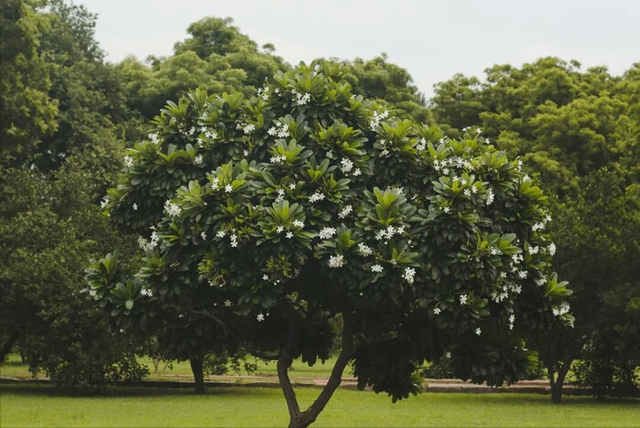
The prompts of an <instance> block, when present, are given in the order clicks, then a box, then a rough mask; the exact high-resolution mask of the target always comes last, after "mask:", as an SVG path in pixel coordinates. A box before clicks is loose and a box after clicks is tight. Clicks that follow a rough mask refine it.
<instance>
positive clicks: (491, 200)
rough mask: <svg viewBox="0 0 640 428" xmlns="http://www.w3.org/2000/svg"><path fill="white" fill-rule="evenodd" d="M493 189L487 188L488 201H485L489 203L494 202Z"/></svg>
mask: <svg viewBox="0 0 640 428" xmlns="http://www.w3.org/2000/svg"><path fill="white" fill-rule="evenodd" d="M493 198H494V195H493V190H491V189H489V190H487V201H486V202H485V203H486V204H487V205H491V204H492V203H493Z"/></svg>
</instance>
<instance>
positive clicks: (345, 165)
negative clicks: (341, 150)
mask: <svg viewBox="0 0 640 428" xmlns="http://www.w3.org/2000/svg"><path fill="white" fill-rule="evenodd" d="M340 165H341V166H340V171H342V172H344V173H345V174H347V173H349V172H350V171H351V170H352V169H353V162H352V161H351V159H347V158H344V159H342V160H341V161H340Z"/></svg>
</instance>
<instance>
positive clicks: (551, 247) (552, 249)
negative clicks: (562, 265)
mask: <svg viewBox="0 0 640 428" xmlns="http://www.w3.org/2000/svg"><path fill="white" fill-rule="evenodd" d="M555 253H556V244H554V243H553V242H552V243H551V244H550V245H549V254H551V255H552V256H553V255H554V254H555Z"/></svg>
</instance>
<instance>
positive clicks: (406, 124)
mask: <svg viewBox="0 0 640 428" xmlns="http://www.w3.org/2000/svg"><path fill="white" fill-rule="evenodd" d="M341 73H342V69H341V68H340V66H338V65H335V64H330V63H325V64H323V65H322V66H316V67H315V68H311V67H307V66H303V65H301V66H300V67H298V68H297V69H295V70H293V71H291V72H287V73H280V74H277V75H276V76H275V77H274V79H273V81H271V82H268V83H267V84H265V86H263V87H262V88H261V89H260V90H259V91H258V94H257V97H256V98H255V99H251V100H248V101H245V100H244V99H243V98H242V96H241V95H237V94H234V95H228V94H223V95H221V96H218V95H207V94H206V93H204V92H202V91H195V92H193V93H191V94H190V95H189V96H188V97H185V98H183V99H181V100H180V101H179V103H178V104H175V103H170V104H169V106H167V108H166V109H165V110H163V111H162V113H161V114H160V115H159V116H158V117H157V118H156V119H155V121H154V123H155V125H156V126H157V134H154V135H151V136H150V138H149V140H148V141H144V142H141V143H139V144H137V145H136V146H135V147H134V148H132V149H130V150H129V151H128V154H127V157H126V158H125V164H126V171H125V172H124V175H123V176H122V179H121V180H120V184H119V185H118V187H117V188H116V189H111V190H110V191H109V193H108V195H107V196H106V198H105V202H104V205H105V208H106V210H107V211H108V213H109V216H110V218H111V220H112V222H113V223H115V224H117V225H119V226H121V227H124V228H125V229H128V230H133V231H136V232H138V233H139V234H140V235H141V237H140V240H139V242H140V244H141V246H142V247H143V248H144V249H145V251H147V253H148V254H147V258H146V262H145V265H144V266H143V267H142V269H141V270H140V271H139V272H138V273H137V274H136V275H135V277H134V278H133V279H131V280H129V281H126V280H116V278H115V276H110V274H109V272H110V271H109V269H108V268H105V263H107V264H109V263H111V262H112V261H111V262H108V260H107V259H104V260H102V261H101V262H100V263H99V264H98V265H97V266H95V269H93V270H90V275H92V276H91V278H92V281H91V289H90V292H91V293H92V295H93V296H94V298H96V299H97V300H98V301H99V302H100V304H101V305H102V306H104V307H105V308H106V309H108V310H109V311H111V313H112V314H113V315H114V316H116V317H117V322H119V323H120V325H122V326H125V327H127V328H134V327H144V325H145V322H146V321H145V320H148V315H149V311H150V309H149V308H155V309H153V311H156V312H155V313H159V312H158V311H165V312H169V313H172V314H174V315H175V316H176V317H177V318H180V319H182V320H187V319H188V320H190V321H189V322H198V321H197V320H201V319H204V318H206V319H208V320H213V321H214V322H215V323H216V324H217V326H218V329H219V334H218V336H217V337H218V339H219V341H220V342H221V343H228V344H235V343H242V344H243V346H245V347H246V349H248V350H249V351H250V352H252V353H253V354H255V355H259V356H260V357H262V358H268V359H273V360H276V361H277V369H278V377H279V381H280V385H281V387H282V390H283V392H284V396H285V398H286V401H287V405H288V409H289V415H290V426H292V427H304V426H308V425H309V424H311V423H312V422H313V421H314V420H315V419H316V418H317V416H318V414H319V413H320V411H321V410H322V409H323V408H324V406H325V405H326V403H327V402H328V400H329V399H330V397H331V395H332V394H333V392H334V391H335V389H336V388H337V386H338V385H339V384H340V380H341V375H342V373H343V371H344V369H345V367H346V366H347V364H349V363H350V362H351V363H353V367H354V372H355V375H356V376H357V377H358V384H359V387H361V388H363V387H365V386H371V387H372V388H373V390H374V391H376V392H380V391H385V392H387V393H389V394H390V395H391V396H392V398H393V400H394V401H395V400H397V399H401V398H404V397H407V396H408V395H409V394H410V393H412V394H415V393H417V392H418V391H419V390H420V387H421V384H420V379H418V378H416V376H415V375H414V373H415V369H416V367H417V366H418V365H419V364H421V363H422V362H423V361H424V359H425V358H429V359H433V358H435V357H437V356H438V355H440V354H442V353H443V352H444V351H445V349H446V350H450V352H451V353H452V360H453V363H454V365H455V370H456V374H457V375H459V376H460V377H461V378H464V379H471V380H472V381H474V382H483V381H486V382H487V383H488V384H490V385H500V384H502V383H504V382H513V381H516V380H517V379H518V378H519V376H520V375H521V374H522V373H523V371H524V369H525V368H526V366H527V363H528V360H529V357H530V356H531V353H530V352H529V351H527V350H526V349H525V347H524V343H523V341H522V339H521V338H522V337H523V335H524V334H526V332H529V331H532V330H536V329H547V328H550V327H551V326H552V325H553V324H554V323H557V322H562V323H571V320H572V318H571V316H570V315H569V314H568V306H567V305H566V303H565V301H564V298H565V297H566V296H567V295H568V294H569V290H567V289H566V287H565V286H564V284H559V283H558V281H557V279H556V277H555V275H553V274H551V273H550V271H549V263H550V260H551V257H552V255H553V253H554V251H555V247H554V245H553V243H552V242H550V241H549V239H548V236H547V235H546V234H545V233H544V227H545V225H546V224H547V222H548V221H549V218H548V216H547V212H546V209H545V205H546V198H545V197H544V196H543V195H542V192H541V191H540V190H539V189H538V188H537V187H536V186H535V185H534V184H533V183H532V181H531V179H529V177H527V176H526V174H524V173H523V172H521V171H520V165H519V164H518V163H517V162H510V161H509V160H508V159H507V158H506V156H505V154H504V153H502V152H499V151H497V150H496V149H495V148H494V146H492V145H491V144H490V142H489V141H488V140H486V139H484V138H482V137H481V136H480V135H479V132H476V131H475V130H473V131H470V132H467V134H465V136H464V138H462V139H461V140H459V141H453V140H448V139H443V138H442V135H441V134H440V133H439V132H438V130H437V129H436V128H435V127H429V126H426V125H420V124H416V123H413V122H411V121H400V120H394V119H393V117H392V115H391V114H390V113H389V112H388V111H386V110H383V109H382V108H381V107H380V106H378V105H377V104H376V103H374V102H369V101H367V100H364V99H363V98H362V97H360V96H354V95H352V93H351V87H350V86H349V84H347V83H345V82H344V81H343V80H342V79H341ZM153 311H152V312H153ZM336 319H339V320H341V322H335V320H336ZM335 325H340V326H341V331H340V332H339V333H340V337H341V339H340V340H341V347H340V350H339V354H338V357H337V360H336V364H335V367H334V368H333V371H332V373H331V377H330V379H329V381H328V383H327V385H326V387H325V388H324V389H323V390H322V392H321V393H320V395H319V397H318V399H317V400H316V401H315V402H314V403H313V404H312V405H311V406H310V407H309V408H308V409H307V410H304V411H303V410H301V409H300V407H299V405H298V402H297V399H296V395H295V392H294V389H293V387H292V385H291V382H290V380H289V377H288V368H289V367H290V366H291V363H292V361H293V360H294V359H295V358H299V357H301V358H302V360H303V361H305V362H308V363H309V364H310V365H313V364H314V363H315V362H316V361H317V360H318V359H320V360H324V359H326V358H327V357H328V356H329V350H330V347H331V344H332V339H333V336H334V334H335V333H334V331H333V330H334V326H335Z"/></svg>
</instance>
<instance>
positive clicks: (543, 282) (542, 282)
mask: <svg viewBox="0 0 640 428" xmlns="http://www.w3.org/2000/svg"><path fill="white" fill-rule="evenodd" d="M546 283H547V279H546V278H540V279H536V285H537V286H539V287H542V286H543V285H545V284H546Z"/></svg>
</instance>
